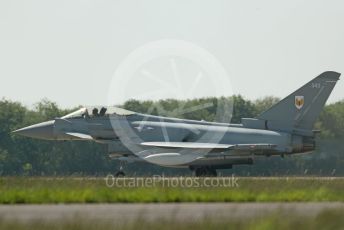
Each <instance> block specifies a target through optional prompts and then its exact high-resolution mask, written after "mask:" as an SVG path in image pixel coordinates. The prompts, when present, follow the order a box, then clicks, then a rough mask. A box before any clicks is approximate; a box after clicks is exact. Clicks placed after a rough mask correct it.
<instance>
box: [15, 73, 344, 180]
mask: <svg viewBox="0 0 344 230" xmlns="http://www.w3.org/2000/svg"><path fill="white" fill-rule="evenodd" d="M339 77H340V73H337V72H332V71H328V72H324V73H322V74H320V75H319V76H318V77H316V78H314V79H313V80H311V81H310V82H308V83H307V84H305V85H304V86H302V87H301V88H299V89H298V90H296V91H295V92H293V93H291V94H290V95H289V96H287V97H286V98H284V99H283V100H281V101H280V102H278V103H277V104H275V105H274V106H272V107H271V108H270V109H268V110H267V111H265V112H263V113H261V114H260V115H259V116H257V117H255V118H242V120H241V124H230V123H216V122H206V121H195V120H186V119H178V118H170V117H163V116H153V115H149V114H141V113H136V112H133V111H128V110H125V109H122V108H118V107H105V106H103V107H102V106H101V107H85V108H81V109H80V110H78V111H76V112H73V113H71V114H68V115H66V116H64V117H61V118H56V119H54V120H51V121H47V122H43V123H40V124H35V125H32V126H29V127H26V128H22V129H19V130H16V131H14V133H16V134H19V135H22V136H27V137H32V138H39V139H45V140H64V141H65V140H83V141H95V142H98V143H101V144H106V145H107V146H108V153H109V154H110V156H111V157H112V158H114V159H118V160H120V162H122V163H123V162H132V161H136V160H139V161H145V162H149V163H152V164H157V165H160V166H166V167H186V168H189V169H191V170H192V171H193V172H194V174H195V175H196V176H217V171H216V170H217V169H226V168H232V166H233V165H240V164H253V162H254V159H255V158H257V157H264V156H282V157H283V156H285V155H291V154H299V153H309V152H312V151H313V150H314V149H315V146H316V145H315V134H316V133H317V132H318V131H316V130H313V125H314V123H315V122H316V120H317V118H318V116H319V114H320V112H321V110H322V108H323V107H324V105H325V103H326V101H327V99H328V97H329V95H330V93H331V92H332V90H333V88H334V86H335V84H336V83H337V81H338V80H339ZM121 165H122V164H121ZM116 175H117V176H123V175H124V172H123V168H122V167H121V168H120V170H119V171H118V172H117V173H116Z"/></svg>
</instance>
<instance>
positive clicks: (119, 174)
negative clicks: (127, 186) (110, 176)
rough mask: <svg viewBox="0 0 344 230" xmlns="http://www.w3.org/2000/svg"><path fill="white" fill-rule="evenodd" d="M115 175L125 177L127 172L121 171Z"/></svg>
mask: <svg viewBox="0 0 344 230" xmlns="http://www.w3.org/2000/svg"><path fill="white" fill-rule="evenodd" d="M115 177H125V173H124V172H122V171H119V172H117V173H116V174H115Z"/></svg>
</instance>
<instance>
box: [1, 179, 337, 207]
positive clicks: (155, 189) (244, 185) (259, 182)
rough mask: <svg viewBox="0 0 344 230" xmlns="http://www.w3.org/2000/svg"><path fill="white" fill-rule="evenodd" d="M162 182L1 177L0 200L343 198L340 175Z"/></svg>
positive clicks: (2, 202) (93, 200)
mask: <svg viewBox="0 0 344 230" xmlns="http://www.w3.org/2000/svg"><path fill="white" fill-rule="evenodd" d="M122 180H123V181H121V183H122V184H123V183H124V182H128V181H129V180H131V179H122ZM170 180H172V179H170ZM207 180H208V182H209V183H210V181H211V180H216V179H207ZM167 182H168V181H165V182H164V183H165V184H164V183H163V182H159V183H156V184H155V186H152V187H143V186H138V187H135V188H128V187H124V186H122V184H121V186H114V187H108V186H106V183H105V180H104V179H103V178H96V179H95V178H44V177H42V178H32V177H19V178H18V177H5V178H1V179H0V204H43V203H134V202H140V203H157V202H276V201H281V202H298V201H305V202H308V201H309V202H310V201H344V178H312V177H310V178H292V177H290V178H239V179H238V185H239V187H223V186H222V187H221V183H220V186H217V187H193V188H190V187H185V186H184V187H183V186H177V187H168V186H167V185H166V184H167ZM200 183H201V184H202V183H203V182H202V179H201V182H200Z"/></svg>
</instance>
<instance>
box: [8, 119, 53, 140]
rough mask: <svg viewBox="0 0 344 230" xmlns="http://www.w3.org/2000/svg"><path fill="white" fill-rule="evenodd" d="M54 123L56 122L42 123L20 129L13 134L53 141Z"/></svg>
mask: <svg viewBox="0 0 344 230" xmlns="http://www.w3.org/2000/svg"><path fill="white" fill-rule="evenodd" d="M54 122H55V121H47V122H42V123H39V124H35V125H31V126H28V127H25V128H22V129H18V130H16V131H14V132H13V133H15V134H18V135H21V136H26V137H32V138H38V139H46V140H51V139H54Z"/></svg>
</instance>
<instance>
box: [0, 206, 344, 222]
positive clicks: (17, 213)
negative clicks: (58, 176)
mask: <svg viewBox="0 0 344 230" xmlns="http://www.w3.org/2000/svg"><path fill="white" fill-rule="evenodd" d="M329 209H343V210H344V203H341V202H321V203H171V204H94V205H92V204H72V205H64V204H61V205H1V206H0V219H1V220H16V221H23V222H31V221H42V220H44V221H62V220H63V221H65V220H68V219H76V218H82V219H88V220H90V219H91V220H92V219H97V220H111V221H112V220H113V221H116V222H125V221H130V220H137V219H145V220H147V221H154V220H163V219H170V218H173V219H174V220H176V221H195V220H197V219H201V218H227V219H228V218H233V219H249V218H258V217H260V216H262V217H263V216H266V215H270V214H276V213H277V214H280V215H289V214H290V213H292V214H295V215H300V216H305V217H314V216H316V215H318V214H319V213H321V212H322V211H325V210H329Z"/></svg>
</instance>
